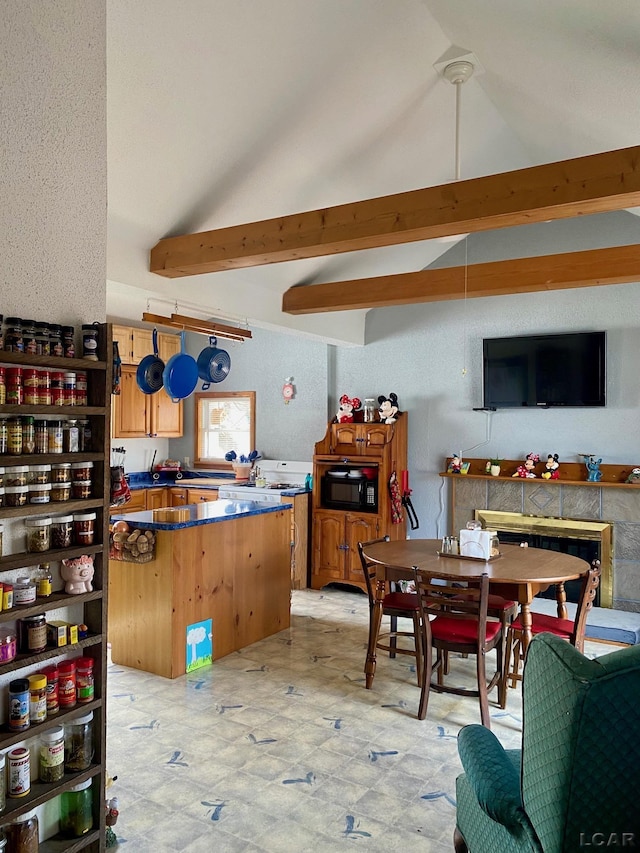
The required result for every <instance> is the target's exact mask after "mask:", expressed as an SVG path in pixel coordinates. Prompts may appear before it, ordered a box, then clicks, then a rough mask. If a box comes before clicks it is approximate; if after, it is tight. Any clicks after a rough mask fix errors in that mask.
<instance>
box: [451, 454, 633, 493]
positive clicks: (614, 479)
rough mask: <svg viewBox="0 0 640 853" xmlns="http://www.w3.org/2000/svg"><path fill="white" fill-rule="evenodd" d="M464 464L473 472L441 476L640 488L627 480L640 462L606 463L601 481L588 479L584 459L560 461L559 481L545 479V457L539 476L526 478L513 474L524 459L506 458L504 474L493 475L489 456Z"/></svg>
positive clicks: (536, 472) (559, 484)
mask: <svg viewBox="0 0 640 853" xmlns="http://www.w3.org/2000/svg"><path fill="white" fill-rule="evenodd" d="M462 461H463V462H464V463H467V462H468V463H469V471H468V473H467V474H451V473H449V472H448V471H442V472H441V473H440V476H441V477H453V478H462V477H466V478H467V479H483V480H498V481H499V480H509V481H514V480H515V481H517V482H521V483H538V484H540V483H548V484H549V485H558V486H601V487H603V488H607V487H615V488H625V489H638V488H640V484H638V483H626V482H625V480H626V479H627V477H628V476H629V474H630V473H631V472H632V471H633V469H634V468H635V467H640V464H638V465H637V466H636V465H605V464H604V463H603V464H601V465H600V471H601V472H602V479H600V480H598V481H597V482H590V481H588V480H587V475H588V471H587V467H586V465H585V464H584V462H563V461H562V460H560V468H559V472H560V476H559V477H558V479H557V480H551V479H549V480H546V479H542V477H541V476H540V475H541V474H543V473H544V472H545V471H546V468H545V462H546V459H545V458H541V459H540V462H538V464H537V465H536V467H535V469H534V473H535V474H536V476H535V477H531V478H525V477H513V476H512V475H513V474H515V473H516V471H517V469H518V468H519V467H520V465H522V464H523V462H524V460H523V459H503V460H502V461H501V462H500V476H499V477H492V476H491V474H487V473H486V471H485V466H486V464H487V460H486V459H463V460H462ZM450 462H451V457H449V458H448V459H447V460H446V464H447V467H449V463H450Z"/></svg>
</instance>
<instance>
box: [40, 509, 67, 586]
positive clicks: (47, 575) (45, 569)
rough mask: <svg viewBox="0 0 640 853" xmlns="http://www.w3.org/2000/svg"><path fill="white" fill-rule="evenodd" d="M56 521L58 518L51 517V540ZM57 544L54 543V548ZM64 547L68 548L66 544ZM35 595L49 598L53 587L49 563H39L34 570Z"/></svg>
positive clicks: (53, 540)
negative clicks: (35, 570)
mask: <svg viewBox="0 0 640 853" xmlns="http://www.w3.org/2000/svg"><path fill="white" fill-rule="evenodd" d="M56 521H60V519H56V518H54V519H52V522H51V535H52V539H51V541H52V542H55V539H54V538H53V526H54V523H55V522H56ZM56 547H57V546H56V545H54V548H56ZM64 547H66V548H68V547H69V546H68V545H65V546H64ZM35 580H36V595H37V596H38V598H49V596H50V595H51V592H52V589H53V575H52V574H51V567H50V565H49V563H40V565H39V566H38V571H37V572H36V578H35Z"/></svg>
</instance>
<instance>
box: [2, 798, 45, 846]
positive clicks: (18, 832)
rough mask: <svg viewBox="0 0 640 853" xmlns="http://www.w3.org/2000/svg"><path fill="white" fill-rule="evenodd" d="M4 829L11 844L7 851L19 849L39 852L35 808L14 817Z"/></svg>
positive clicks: (8, 842)
mask: <svg viewBox="0 0 640 853" xmlns="http://www.w3.org/2000/svg"><path fill="white" fill-rule="evenodd" d="M4 829H5V833H6V835H7V844H8V845H9V846H8V848H7V853H9V851H14V850H16V851H19V853H38V849H39V842H38V833H39V829H38V816H37V815H36V811H35V809H33V810H32V811H30V812H26V813H25V814H23V815H20V817H16V818H14V819H13V820H12V821H11V823H9V824H7V826H5V828H4Z"/></svg>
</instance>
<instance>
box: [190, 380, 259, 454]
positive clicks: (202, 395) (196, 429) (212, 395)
mask: <svg viewBox="0 0 640 853" xmlns="http://www.w3.org/2000/svg"><path fill="white" fill-rule="evenodd" d="M224 397H245V398H248V399H249V401H250V405H251V427H250V436H249V444H250V445H251V448H252V449H253V448H254V447H255V446H256V392H255V391H199V392H197V393H196V394H194V395H193V398H194V410H193V413H194V414H193V447H194V453H193V456H194V459H193V464H194V465H197V466H198V468H211V469H215V470H216V471H225V470H227V471H231V470H232V465H231V462H227V460H226V459H205V460H203V459H200V441H199V435H200V413H199V407H200V401H201V400H203V399H204V400H211V399H220V398H224Z"/></svg>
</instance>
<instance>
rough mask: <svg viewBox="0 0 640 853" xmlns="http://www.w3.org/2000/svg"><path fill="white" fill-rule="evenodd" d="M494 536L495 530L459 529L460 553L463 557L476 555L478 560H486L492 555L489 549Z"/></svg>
mask: <svg viewBox="0 0 640 853" xmlns="http://www.w3.org/2000/svg"><path fill="white" fill-rule="evenodd" d="M496 536H497V534H496V531H495V530H482V529H476V530H468V529H464V530H461V531H460V553H461V554H462V556H463V557H476V558H478V559H480V560H488V559H489V558H490V557H491V556H492V552H491V549H492V545H493V543H494V542H495V539H496Z"/></svg>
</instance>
